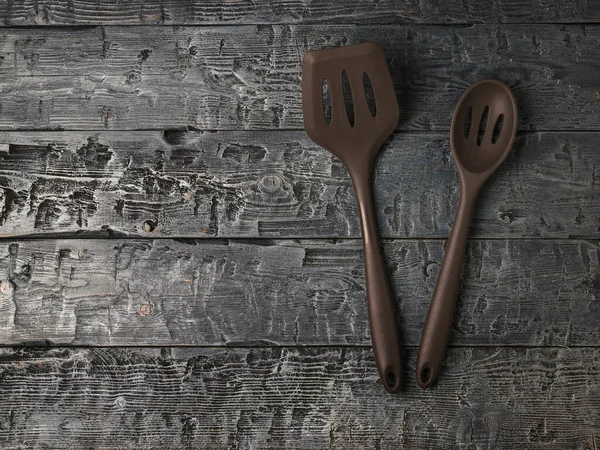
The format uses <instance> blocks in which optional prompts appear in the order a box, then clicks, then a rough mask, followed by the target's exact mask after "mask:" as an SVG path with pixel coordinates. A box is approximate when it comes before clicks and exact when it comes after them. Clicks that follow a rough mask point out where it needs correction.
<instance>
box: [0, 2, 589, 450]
mask: <svg viewBox="0 0 600 450" xmlns="http://www.w3.org/2000/svg"><path fill="white" fill-rule="evenodd" d="M369 40H373V41H377V42H379V43H380V44H381V45H382V48H383V50H384V52H385V54H386V57H387V60H388V64H389V67H390V70H391V74H392V78H393V82H394V85H395V87H396V92H397V97H398V102H399V104H400V108H401V120H400V122H399V124H398V128H397V131H396V133H394V135H393V136H392V137H391V139H390V140H389V141H388V142H386V144H385V145H384V146H383V149H382V152H381V153H380V155H379V157H378V158H377V160H376V164H375V170H374V197H375V203H376V210H377V221H378V224H379V228H380V232H381V235H382V237H383V241H382V246H383V250H384V257H385V260H386V263H387V266H388V269H389V273H390V279H391V283H392V288H393V292H394V298H395V300H396V305H397V318H396V319H397V322H398V324H399V327H400V337H401V341H402V344H403V351H404V353H405V360H406V365H405V368H404V370H405V383H404V385H403V388H402V391H401V392H400V393H399V394H397V395H389V394H387V393H386V392H385V391H384V390H383V388H382V387H381V385H380V383H379V381H378V377H377V374H376V369H375V365H374V361H373V357H372V353H371V348H370V336H369V330H368V323H367V316H366V304H365V287H364V268H363V264H362V252H361V242H360V239H359V237H360V229H359V223H358V219H357V209H356V205H355V198H354V194H353V192H352V186H351V183H350V180H349V178H348V175H347V173H346V171H345V169H344V168H343V166H342V165H341V164H340V162H339V161H338V160H337V159H336V158H335V157H333V156H331V155H330V154H329V153H327V152H326V151H325V150H323V149H321V148H320V147H318V146H317V145H315V144H314V143H312V142H311V141H310V139H308V137H307V136H306V134H305V133H304V131H303V129H302V128H303V126H302V116H301V108H300V106H301V104H300V95H301V93H300V81H301V69H300V65H301V58H302V55H303V54H304V53H305V52H307V51H309V50H314V49H318V48H322V47H327V46H334V45H347V44H353V43H358V42H362V41H369ZM599 49H600V2H598V1H596V0H587V1H584V0H572V1H569V2H558V1H554V0H535V1H534V2H521V1H518V0H497V1H494V2H478V1H475V0H463V1H461V2H442V1H437V0H377V1H372V0H357V1H349V0H344V1H340V2H324V1H298V0H288V1H277V2H273V1H266V0H257V1H253V2H250V1H245V0H234V1H223V0H135V1H134V0H118V1H117V0H97V1H93V2H92V1H86V0H70V1H66V0H11V1H9V2H2V4H1V5H0V344H2V348H0V447H2V448H7V449H10V448H15V449H22V448H28V449H29V448H69V449H72V448H181V449H183V448H207V449H223V448H235V449H258V448H260V449H262V448H269V449H281V448H298V449H316V448H336V449H337V448H339V449H365V448H377V449H398V448H407V449H420V448H444V449H445V448H456V449H483V448H487V449H504V448H523V449H544V450H546V449H557V450H558V449H560V450H563V449H571V448H573V449H596V448H597V446H598V439H599V438H598V437H597V435H598V434H599V433H600V432H599V431H598V428H599V426H600V385H599V383H598V379H599V365H600V355H599V348H600V319H599V317H600V315H599V313H600V306H599V305H598V300H599V299H600V145H599V142H600V133H599V132H600V120H599V117H600V115H599V112H600V59H599V53H600V50H599ZM485 77H494V78H498V79H500V80H502V81H504V82H506V83H507V84H508V85H509V86H510V87H511V88H512V90H513V91H514V93H515V95H516V98H517V101H518V104H519V117H520V120H519V133H518V136H517V140H516V142H515V146H514V149H513V151H512V152H511V154H510V155H509V157H508V159H507V161H506V162H505V163H504V164H503V165H502V166H501V167H500V169H499V170H498V172H497V173H496V174H495V175H494V176H493V177H492V178H491V179H490V181H489V182H488V183H487V184H486V186H485V187H484V189H483V190H482V192H481V195H480V197H479V199H478V204H477V209H476V212H475V216H474V218H473V221H472V223H471V234H470V237H471V239H470V241H469V245H468V248H467V253H466V258H465V266H464V270H463V278H462V286H461V291H460V298H459V304H458V309H457V312H456V315H455V320H454V324H453V329H452V334H451V346H450V348H449V349H448V356H447V359H446V360H445V361H444V365H443V369H442V374H441V376H440V379H439V383H438V385H437V386H436V387H434V388H433V389H430V390H427V391H422V390H420V389H419V388H417V386H416V382H415V380H414V372H415V358H416V346H417V345H418V342H419V338H420V332H421V330H422V326H423V321H424V318H425V314H426V309H427V306H428V303H429V299H430V296H431V293H432V290H433V287H434V285H435V280H436V277H437V273H438V270H439V266H440V264H441V261H442V258H443V252H444V240H445V239H446V238H447V236H448V234H449V231H450V227H451V224H452V221H453V218H454V213H455V209H456V204H457V201H458V179H457V175H456V171H455V166H454V162H453V160H452V155H451V152H450V148H449V138H448V130H449V126H450V120H451V114H452V111H453V108H454V105H455V103H456V101H457V100H458V98H459V97H460V95H461V93H462V92H463V91H464V89H465V88H466V87H467V86H468V85H469V84H471V83H472V82H474V81H477V80H479V79H481V78H485Z"/></svg>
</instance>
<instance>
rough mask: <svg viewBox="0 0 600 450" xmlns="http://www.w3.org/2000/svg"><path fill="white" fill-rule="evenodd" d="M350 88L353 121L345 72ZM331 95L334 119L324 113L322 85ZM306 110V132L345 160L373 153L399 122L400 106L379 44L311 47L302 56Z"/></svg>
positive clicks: (352, 160) (303, 91)
mask: <svg viewBox="0 0 600 450" xmlns="http://www.w3.org/2000/svg"><path fill="white" fill-rule="evenodd" d="M344 71H345V73H346V75H347V77H348V81H349V84H350V90H351V92H352V104H353V109H354V124H353V125H352V124H351V123H350V119H349V117H348V114H347V111H346V105H345V102H344V89H343V81H342V77H343V73H344ZM365 73H366V74H367V77H368V79H369V80H370V82H371V86H372V89H373V94H374V99H375V114H374V115H373V114H372V113H371V109H370V108H369V103H368V101H367V91H366V88H365ZM325 82H326V83H327V86H328V88H329V92H330V98H331V121H330V122H329V123H328V121H327V119H326V117H325V113H324V110H325V107H326V106H327V105H324V103H323V102H324V100H323V86H324V83H325ZM302 112H303V115H304V127H305V129H306V133H307V134H308V135H309V136H310V138H311V139H312V140H313V141H315V142H316V143H317V144H319V145H321V146H322V147H324V148H326V149H327V150H329V151H331V152H332V153H333V154H335V155H336V156H337V157H338V158H340V159H341V160H342V162H343V163H344V164H345V165H346V166H348V163H352V162H354V161H360V163H364V161H365V159H364V157H365V156H371V157H372V156H374V155H375V154H376V153H377V151H378V150H379V147H380V146H381V144H382V143H383V142H384V141H385V140H386V139H387V138H388V137H389V135H390V134H391V133H392V132H393V131H394V129H395V128H396V125H397V124H398V117H399V110H398V102H397V100H396V93H395V91H394V86H393V83H392V78H391V76H390V72H389V70H388V67H387V64H386V61H385V57H384V55H383V52H382V50H381V48H380V47H379V45H377V44H375V43H372V42H367V43H364V44H357V45H350V46H346V47H336V48H329V49H325V50H318V51H313V52H309V53H307V54H306V55H305V56H304V59H303V61H302Z"/></svg>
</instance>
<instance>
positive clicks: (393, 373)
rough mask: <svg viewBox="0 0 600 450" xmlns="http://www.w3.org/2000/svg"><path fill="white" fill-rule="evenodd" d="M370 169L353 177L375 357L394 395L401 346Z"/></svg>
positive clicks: (366, 166)
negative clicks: (374, 206)
mask: <svg viewBox="0 0 600 450" xmlns="http://www.w3.org/2000/svg"><path fill="white" fill-rule="evenodd" d="M371 167H372V166H371V164H364V165H363V166H362V167H359V168H357V170H355V171H351V175H352V182H353V186H354V192H355V193H356V199H357V201H358V210H359V213H360V225H361V229H362V238H363V253H364V261H365V279H366V285H367V307H368V311H369V328H370V330H371V342H372V345H373V353H374V355H375V362H376V364H377V370H378V372H379V377H380V378H381V381H382V383H383V386H384V387H385V389H386V390H387V391H388V392H392V393H393V392H397V391H398V390H399V389H400V386H401V378H402V372H401V356H400V345H399V343H398V332H397V331H396V312H395V308H394V304H393V297H392V291H391V288H390V284H389V281H388V277H387V270H386V268H385V264H384V262H383V257H382V254H381V248H380V246H379V239H378V236H377V222H376V220H375V212H374V208H373V196H372V193H371ZM352 172H354V173H352Z"/></svg>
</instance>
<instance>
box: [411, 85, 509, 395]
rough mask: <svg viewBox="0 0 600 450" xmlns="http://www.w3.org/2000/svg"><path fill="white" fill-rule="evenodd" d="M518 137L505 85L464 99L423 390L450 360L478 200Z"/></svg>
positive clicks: (421, 371) (423, 360)
mask: <svg viewBox="0 0 600 450" xmlns="http://www.w3.org/2000/svg"><path fill="white" fill-rule="evenodd" d="M516 133H517V103H516V102H515V97H514V96H513V94H512V92H511V91H510V89H509V88H508V87H507V86H506V85H505V84H503V83H501V82H499V81H496V80H482V81H478V82H477V83H475V84H473V85H472V86H470V87H469V88H468V89H467V90H466V91H465V92H464V94H463V95H462V96H461V98H460V100H459V101H458V105H456V109H455V110H454V116H453V117H452V125H451V127H450V147H451V149H452V154H453V155H454V160H455V161H456V168H457V170H458V174H459V179H460V200H459V202H458V210H457V212H456V217H455V219H454V224H453V226H452V231H451V233H450V238H449V239H448V241H447V242H446V247H445V252H444V260H443V261H442V267H441V268H440V273H439V275H438V278H437V282H436V284H435V289H434V290H433V297H432V298H431V303H430V304H429V310H428V312H427V318H426V319H425V326H424V328H423V334H422V335H421V343H420V344H419V353H418V356H417V384H418V385H419V386H420V387H422V388H426V387H429V386H431V385H432V384H433V383H434V382H435V380H436V379H437V376H438V372H439V370H440V365H441V364H442V360H443V359H444V358H445V354H446V347H447V345H448V338H449V336H450V328H451V326H452V316H453V315H454V307H455V305H456V297H457V294H458V284H459V281H460V273H461V267H462V260H463V255H464V253H465V248H466V245H467V233H468V231H469V221H470V219H471V214H472V212H473V205H474V203H475V198H476V197H477V194H478V193H479V189H480V188H481V186H482V185H483V183H485V181H486V180H487V179H488V178H489V176H490V175H491V174H492V173H493V172H494V171H495V170H496V169H497V168H498V166H499V165H500V164H501V163H502V161H504V159H505V158H506V156H507V155H508V152H509V151H510V149H511V148H512V145H513V142H514V140H515V135H516Z"/></svg>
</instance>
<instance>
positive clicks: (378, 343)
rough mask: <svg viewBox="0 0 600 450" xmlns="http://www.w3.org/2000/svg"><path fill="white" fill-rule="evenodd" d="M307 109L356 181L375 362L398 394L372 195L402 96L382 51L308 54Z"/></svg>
mask: <svg viewBox="0 0 600 450" xmlns="http://www.w3.org/2000/svg"><path fill="white" fill-rule="evenodd" d="M365 73H366V74H367V75H365ZM366 77H368V78H369V79H370V81H371V86H372V89H373V93H374V98H375V108H374V109H375V111H374V112H372V111H371V108H370V107H369V102H368V100H367V92H368V89H367V87H366V81H365V80H366ZM343 78H346V79H347V80H348V81H349V85H350V90H351V92H352V104H353V109H354V116H353V117H354V121H353V123H352V122H351V119H350V117H351V115H350V114H349V113H348V111H347V109H346V103H345V101H344V88H343ZM325 82H326V83H327V86H328V87H329V92H330V97H331V121H330V122H329V123H328V121H327V118H326V116H325V113H324V111H325V108H324V100H323V89H324V86H325ZM302 111H303V114H304V127H305V128H306V133H307V134H308V135H309V136H310V137H311V139H312V140H313V141H315V142H316V143H317V144H319V145H321V146H322V147H324V148H326V149H327V150H329V151H330V152H331V153H333V154H334V155H335V156H337V157H338V158H339V159H340V161H341V162H342V163H343V164H344V166H345V167H346V169H347V170H348V173H349V174H350V178H352V183H353V186H354V192H355V194H356V200H357V201H358V211H359V213H360V225H361V229H362V237H363V252H364V261H365V278H366V285H367V304H368V311H369V326H370V329H371V341H372V343H373V352H374V354H375V362H376V364H377V369H378V371H379V376H380V378H381V381H382V382H383V385H384V386H385V388H386V389H387V390H388V391H389V392H396V391H398V389H399V388H400V385H401V366H400V346H399V344H398V334H397V332H396V323H395V312H394V305H393V303H392V292H391V289H390V285H389V282H388V279H387V274H386V269H385V266H384V263H383V258H382V255H381V249H380V247H379V241H378V237H377V224H376V221H375V213H374V209H373V199H372V194H371V171H372V167H373V159H374V158H375V155H376V154H377V151H378V150H379V147H380V146H381V144H383V142H384V141H385V140H386V139H387V138H388V137H389V135H390V134H391V133H392V132H393V131H394V129H395V128H396V125H397V124H398V117H399V110H398V102H397V100H396V93H395V91H394V86H393V84H392V79H391V77H390V73H389V70H388V67H387V64H386V62H385V57H384V55H383V52H382V51H381V48H380V47H379V46H378V45H377V44H374V43H364V44H358V45H350V46H347V47H338V48H330V49H325V50H319V51H315V52H309V53H307V54H306V55H305V56H304V60H303V61H302Z"/></svg>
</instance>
